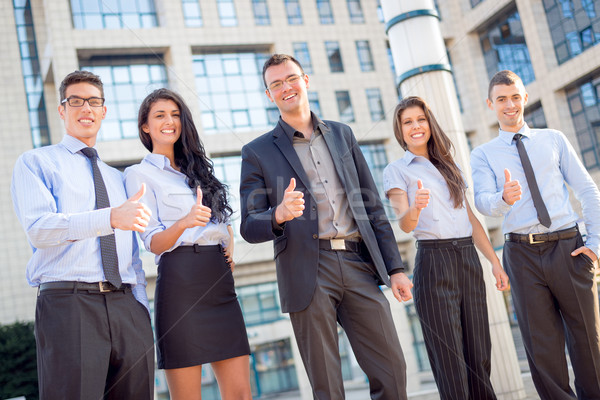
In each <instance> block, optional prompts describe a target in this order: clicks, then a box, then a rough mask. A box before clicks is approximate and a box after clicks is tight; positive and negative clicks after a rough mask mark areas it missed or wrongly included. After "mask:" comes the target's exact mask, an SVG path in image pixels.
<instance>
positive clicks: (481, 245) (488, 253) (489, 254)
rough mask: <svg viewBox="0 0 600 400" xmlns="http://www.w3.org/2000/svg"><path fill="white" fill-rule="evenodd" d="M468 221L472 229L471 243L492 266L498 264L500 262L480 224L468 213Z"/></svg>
mask: <svg viewBox="0 0 600 400" xmlns="http://www.w3.org/2000/svg"><path fill="white" fill-rule="evenodd" d="M469 221H470V222H471V226H472V227H473V242H474V243H475V246H476V247H477V248H478V249H479V251H481V253H482V254H483V256H484V257H485V258H486V259H487V260H488V261H489V262H491V263H492V264H495V263H499V262H500V260H499V259H498V256H497V255H496V252H495V251H494V248H493V247H492V243H491V242H490V240H489V238H488V235H487V234H486V232H485V229H483V226H482V225H481V222H479V220H478V219H477V217H475V216H474V215H473V214H472V213H471V212H470V211H469Z"/></svg>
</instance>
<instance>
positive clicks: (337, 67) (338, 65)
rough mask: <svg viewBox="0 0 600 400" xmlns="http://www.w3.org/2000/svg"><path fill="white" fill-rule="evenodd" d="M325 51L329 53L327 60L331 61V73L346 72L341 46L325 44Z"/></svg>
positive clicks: (333, 43) (336, 43)
mask: <svg viewBox="0 0 600 400" xmlns="http://www.w3.org/2000/svg"><path fill="white" fill-rule="evenodd" d="M325 51H327V59H328V60H329V69H330V70H331V72H344V63H343V62H342V53H340V44H339V43H338V42H333V41H331V42H325Z"/></svg>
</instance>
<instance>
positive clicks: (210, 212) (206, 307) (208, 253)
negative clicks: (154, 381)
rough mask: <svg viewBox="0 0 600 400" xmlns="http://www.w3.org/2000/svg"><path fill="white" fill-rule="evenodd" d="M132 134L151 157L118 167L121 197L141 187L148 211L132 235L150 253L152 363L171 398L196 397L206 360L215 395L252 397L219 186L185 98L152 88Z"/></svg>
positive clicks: (229, 232) (245, 340) (228, 211)
mask: <svg viewBox="0 0 600 400" xmlns="http://www.w3.org/2000/svg"><path fill="white" fill-rule="evenodd" d="M138 128H139V136H140V139H141V141H142V143H143V144H144V146H145V147H146V148H147V149H148V150H149V151H150V152H151V154H148V155H147V156H146V157H145V158H144V159H143V160H142V162H141V163H140V164H137V165H133V166H131V167H129V168H127V169H126V170H125V182H126V187H127V191H128V192H129V191H131V192H132V193H134V192H135V191H136V190H137V189H135V188H136V187H139V186H140V185H141V183H142V182H143V183H146V187H147V190H146V194H145V196H144V197H143V198H142V200H141V201H143V202H144V203H145V204H146V205H147V206H148V207H149V208H150V209H151V211H152V218H151V221H150V222H149V224H148V227H147V228H146V231H145V232H144V233H142V234H140V237H141V238H142V240H143V241H144V245H145V247H146V249H147V250H149V251H151V252H152V253H154V254H156V262H157V264H158V278H157V282H156V294H155V298H154V305H155V307H154V308H155V312H156V316H155V326H156V344H157V353H158V367H159V368H161V369H165V370H166V371H165V374H166V377H167V383H168V385H169V392H170V396H171V399H175V400H177V399H186V400H189V399H201V381H202V364H205V363H211V365H212V368H213V371H214V372H215V375H216V378H217V381H218V383H219V390H220V392H221V398H222V399H223V400H226V399H231V400H233V399H235V400H238V399H244V400H250V399H251V398H252V395H251V389H250V375H249V374H250V370H249V357H248V355H249V354H250V348H249V345H248V337H247V335H246V328H245V325H244V320H243V317H242V312H241V309H240V306H239V303H238V301H237V297H236V293H235V290H234V282H233V276H232V270H233V260H232V256H233V231H232V229H231V226H230V224H229V217H230V216H231V212H232V210H231V208H230V206H229V204H228V201H227V190H226V187H225V185H223V184H222V183H221V182H219V181H218V180H217V179H216V178H215V176H214V170H213V165H212V162H211V161H210V160H209V159H208V158H207V156H206V153H205V151H204V147H203V145H202V142H201V141H200V138H199V137H198V132H197V130H196V127H195V126H194V122H193V120H192V114H191V112H190V110H189V108H188V107H187V106H186V104H185V103H184V102H183V99H182V98H181V97H180V96H179V95H178V94H176V93H174V92H173V91H171V90H168V89H158V90H155V91H154V92H152V93H151V94H150V95H148V96H147V97H146V99H144V101H143V102H142V104H141V106H140V110H139V115H138Z"/></svg>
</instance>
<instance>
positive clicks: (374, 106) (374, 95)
mask: <svg viewBox="0 0 600 400" xmlns="http://www.w3.org/2000/svg"><path fill="white" fill-rule="evenodd" d="M366 93H367V103H368V104H369V112H370V113H371V121H373V122H379V121H381V120H382V119H385V113H384V111H383V101H382V100H381V92H380V91H379V88H373V89H367V90H366Z"/></svg>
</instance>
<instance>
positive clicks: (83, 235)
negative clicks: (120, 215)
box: [69, 208, 114, 240]
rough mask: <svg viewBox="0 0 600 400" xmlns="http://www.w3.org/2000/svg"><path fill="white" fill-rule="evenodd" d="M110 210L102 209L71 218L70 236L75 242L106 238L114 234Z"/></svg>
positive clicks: (73, 215) (71, 216) (74, 215)
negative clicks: (100, 237)
mask: <svg viewBox="0 0 600 400" xmlns="http://www.w3.org/2000/svg"><path fill="white" fill-rule="evenodd" d="M110 211H111V209H110V208H101V209H100V210H93V211H88V212H83V213H77V214H71V215H70V216H69V236H70V238H72V239H73V240H79V239H87V238H92V237H99V236H106V235H110V234H112V233H114V229H113V228H112V226H110Z"/></svg>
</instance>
